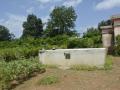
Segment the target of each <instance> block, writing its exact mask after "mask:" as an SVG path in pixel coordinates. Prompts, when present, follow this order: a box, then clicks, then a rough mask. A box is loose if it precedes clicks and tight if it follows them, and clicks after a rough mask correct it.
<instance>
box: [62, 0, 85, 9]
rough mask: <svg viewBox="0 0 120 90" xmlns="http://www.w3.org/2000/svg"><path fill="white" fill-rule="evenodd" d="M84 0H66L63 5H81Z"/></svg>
mask: <svg viewBox="0 0 120 90" xmlns="http://www.w3.org/2000/svg"><path fill="white" fill-rule="evenodd" d="M82 1H83V0H66V1H65V2H64V3H63V5H65V6H68V7H69V6H73V7H74V6H77V5H79V4H80V3H81V2H82Z"/></svg>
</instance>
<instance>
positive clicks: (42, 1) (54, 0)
mask: <svg viewBox="0 0 120 90" xmlns="http://www.w3.org/2000/svg"><path fill="white" fill-rule="evenodd" d="M37 1H39V2H40V3H43V4H45V3H49V2H59V1H62V0H37Z"/></svg>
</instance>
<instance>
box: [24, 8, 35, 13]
mask: <svg viewBox="0 0 120 90" xmlns="http://www.w3.org/2000/svg"><path fill="white" fill-rule="evenodd" d="M34 11H35V8H34V7H30V8H28V9H27V10H26V12H27V13H28V14H32V13H34Z"/></svg>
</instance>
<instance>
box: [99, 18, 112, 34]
mask: <svg viewBox="0 0 120 90" xmlns="http://www.w3.org/2000/svg"><path fill="white" fill-rule="evenodd" d="M112 24H113V23H112V22H111V20H106V21H104V20H103V21H101V22H100V23H99V24H98V30H99V31H100V32H101V28H100V27H101V26H107V25H112Z"/></svg>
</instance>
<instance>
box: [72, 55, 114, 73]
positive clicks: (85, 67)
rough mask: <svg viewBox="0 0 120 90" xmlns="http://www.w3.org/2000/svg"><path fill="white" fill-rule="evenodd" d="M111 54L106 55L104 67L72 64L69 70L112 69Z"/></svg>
mask: <svg viewBox="0 0 120 90" xmlns="http://www.w3.org/2000/svg"><path fill="white" fill-rule="evenodd" d="M112 65H113V63H112V56H107V57H106V62H105V65H104V67H101V68H98V67H96V66H93V67H92V66H88V65H73V66H71V68H70V69H71V70H77V71H79V70H86V71H94V70H111V69H112Z"/></svg>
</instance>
